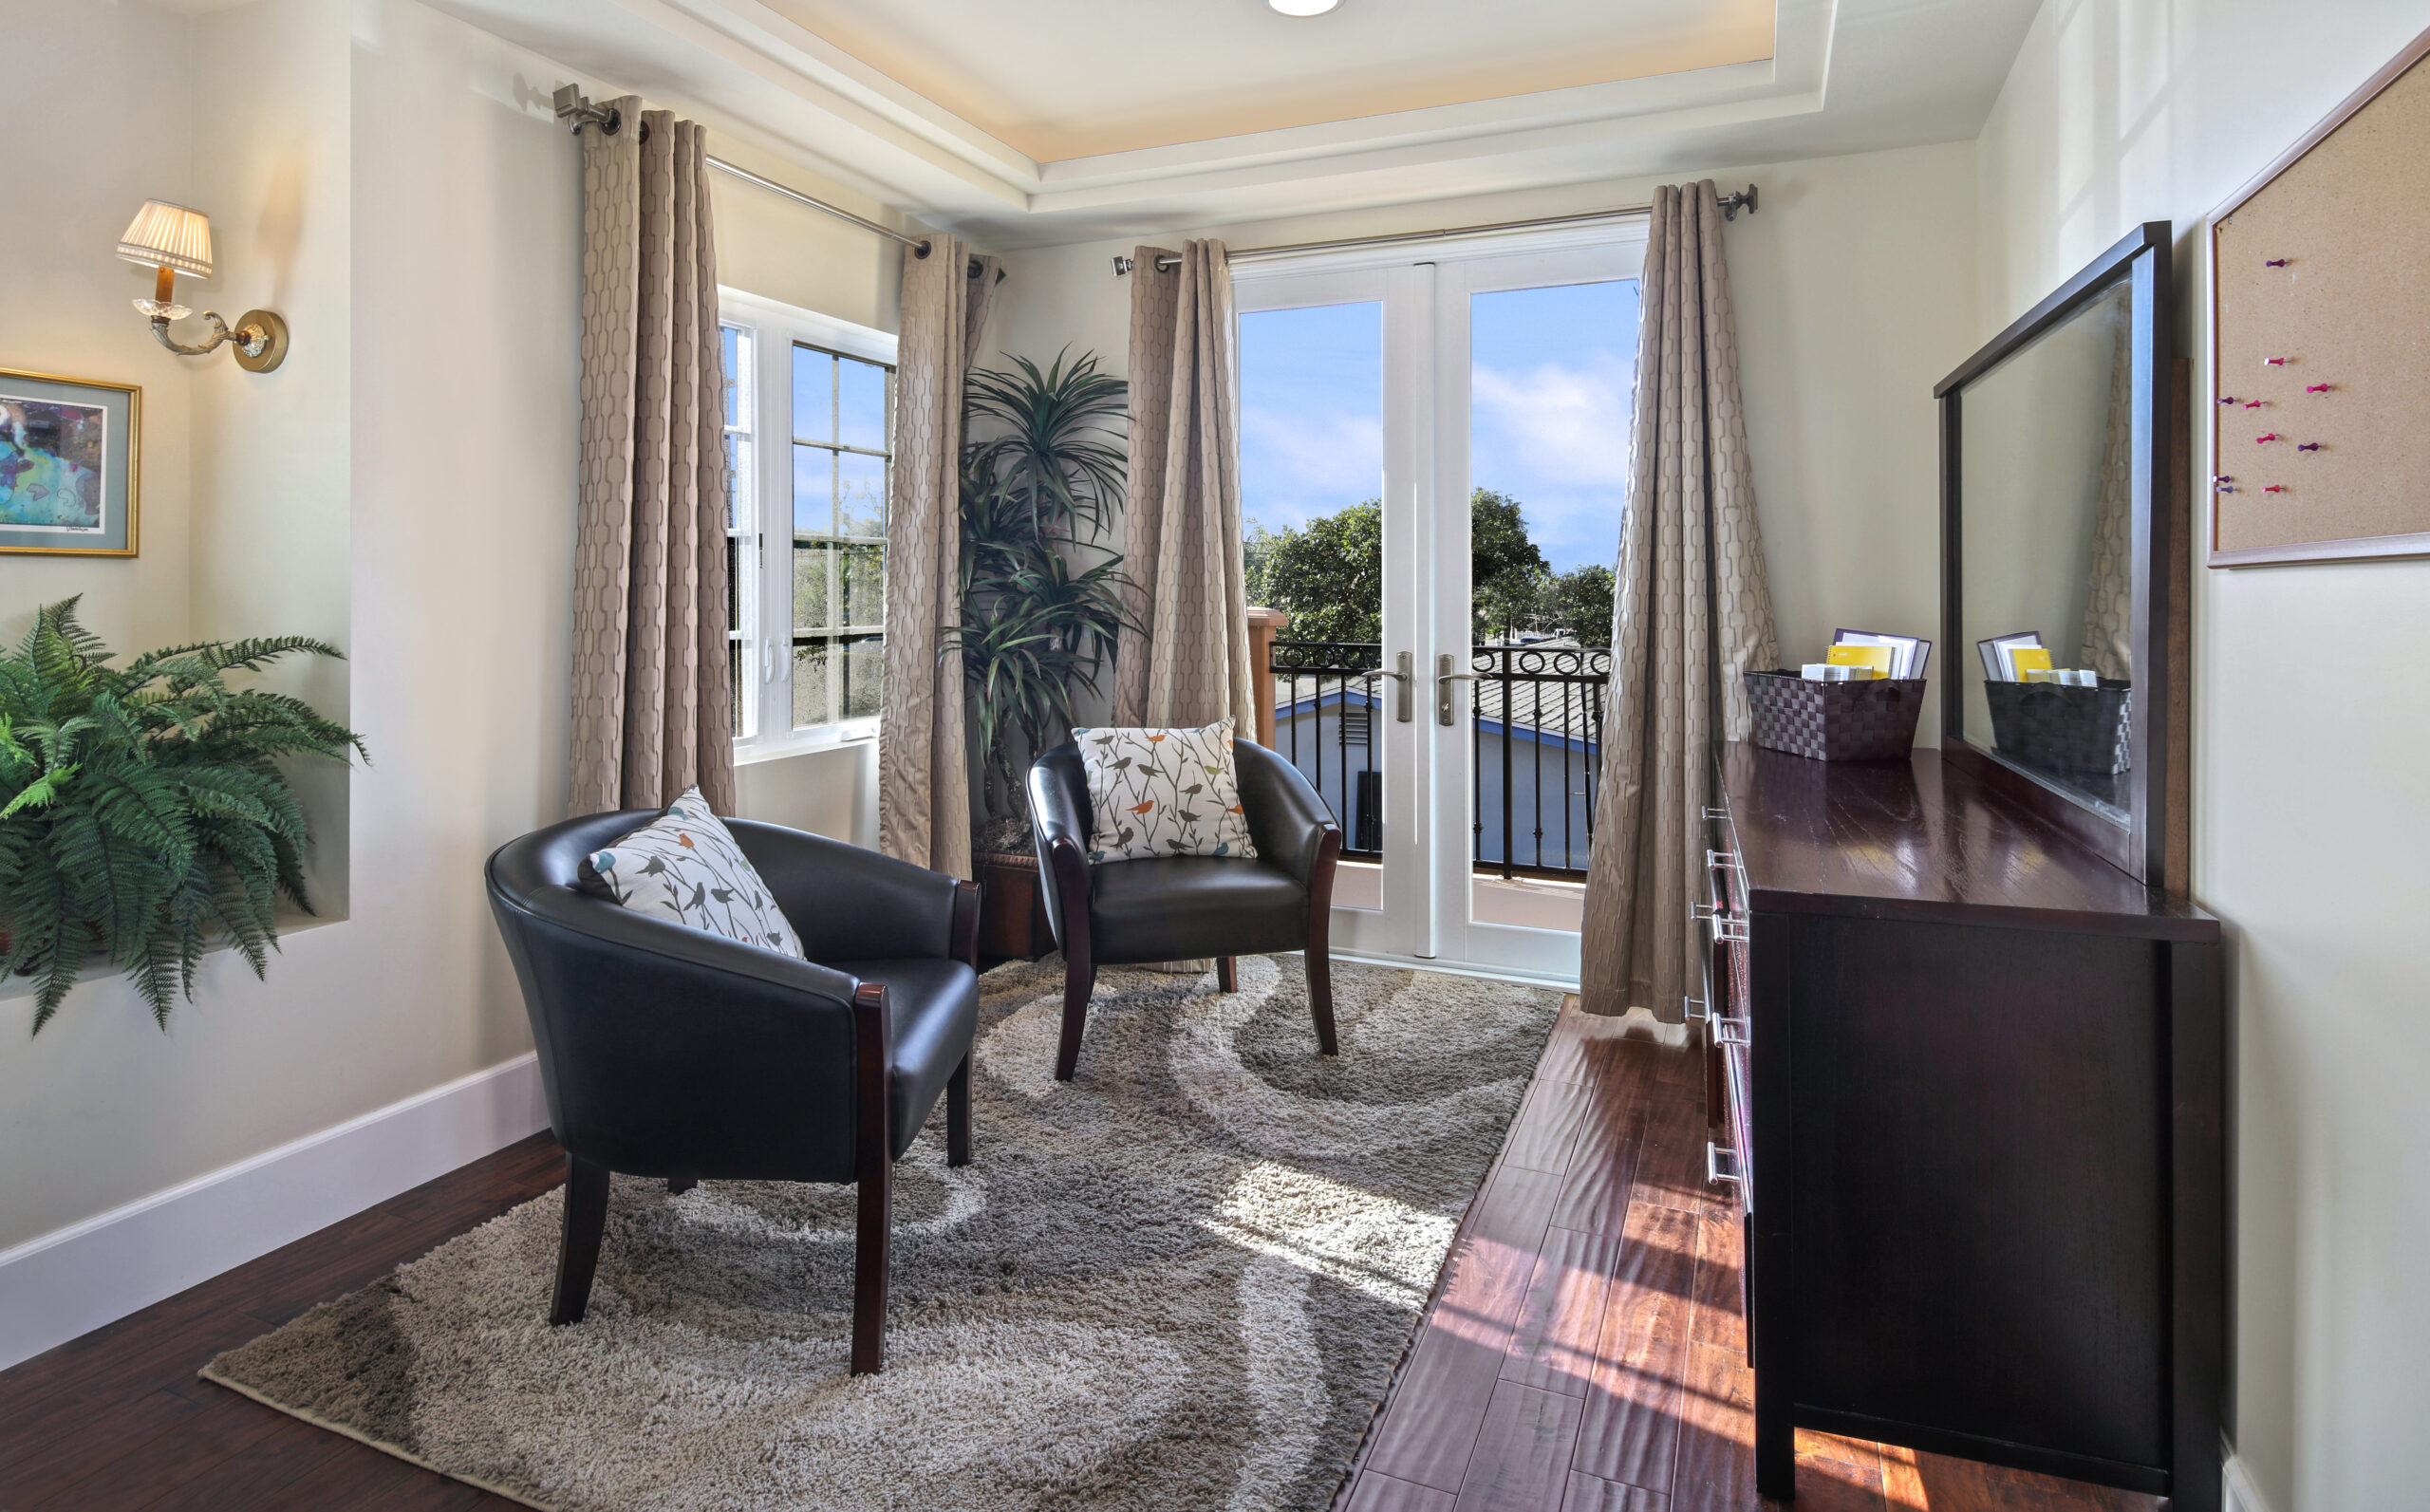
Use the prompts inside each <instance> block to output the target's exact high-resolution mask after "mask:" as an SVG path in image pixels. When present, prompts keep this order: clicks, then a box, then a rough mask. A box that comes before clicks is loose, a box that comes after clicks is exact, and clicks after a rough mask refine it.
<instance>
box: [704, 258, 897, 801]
mask: <svg viewBox="0 0 2430 1512" xmlns="http://www.w3.org/2000/svg"><path fill="white" fill-rule="evenodd" d="M721 294H722V298H721V306H722V315H723V324H724V338H725V358H726V416H725V439H726V457H727V462H728V465H729V468H730V469H731V476H732V478H733V482H732V485H731V495H730V497H731V509H730V513H729V515H728V519H727V533H728V538H729V543H730V544H729V546H728V551H729V555H728V558H727V560H728V564H729V567H730V568H731V569H732V573H731V576H732V587H731V588H730V590H729V592H728V595H727V611H728V614H729V616H730V620H729V624H730V629H729V632H728V635H729V639H730V641H731V643H732V646H733V649H732V652H731V655H732V658H733V666H734V669H735V739H736V742H737V753H736V754H737V756H738V757H740V758H741V759H744V760H749V759H752V758H754V757H755V756H779V755H784V754H786V753H788V752H791V751H794V750H799V749H803V748H807V747H815V746H819V745H825V744H832V743H835V742H837V741H842V740H854V739H869V738H872V737H875V736H876V734H877V713H878V695H879V689H880V684H881V681H882V678H883V676H884V665H885V644H886V642H885V636H886V624H885V619H886V501H887V488H888V469H889V468H890V467H891V465H892V461H893V435H894V428H893V420H894V350H895V341H894V338H893V337H892V336H889V335H888V334H886V333H885V332H883V331H876V330H870V329H868V328H867V327H859V326H852V325H849V324H847V323H845V322H843V321H838V320H832V319H830V318H828V317H826V316H822V315H817V314H813V312H811V311H809V310H804V309H796V308H792V307H790V306H785V305H779V304H776V303H775V302H774V301H772V300H765V299H760V298H757V296H754V295H750V294H743V293H739V292H738V291H736V290H733V289H725V290H722V291H721Z"/></svg>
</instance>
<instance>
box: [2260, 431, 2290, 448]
mask: <svg viewBox="0 0 2430 1512" xmlns="http://www.w3.org/2000/svg"><path fill="white" fill-rule="evenodd" d="M2282 439H2284V438H2283V437H2281V436H2280V435H2279V434H2278V433H2277V432H2276V431H2264V432H2262V433H2261V434H2260V435H2258V436H2256V437H2254V438H2253V439H2252V440H2253V444H2254V445H2256V446H2267V445H2269V444H2270V443H2271V441H2275V440H2282Z"/></svg>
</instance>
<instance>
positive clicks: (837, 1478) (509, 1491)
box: [202, 957, 1560, 1512]
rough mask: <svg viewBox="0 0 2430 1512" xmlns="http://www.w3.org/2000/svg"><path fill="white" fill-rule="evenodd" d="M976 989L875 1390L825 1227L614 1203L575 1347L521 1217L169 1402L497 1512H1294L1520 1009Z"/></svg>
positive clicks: (1378, 1392) (913, 1178)
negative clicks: (857, 1348) (975, 1038)
mask: <svg viewBox="0 0 2430 1512" xmlns="http://www.w3.org/2000/svg"><path fill="white" fill-rule="evenodd" d="M1240 966H1241V974H1240V984H1241V991H1240V992H1238V993H1237V994H1232V995H1224V994H1222V993H1219V992H1217V991H1216V990H1215V980H1214V976H1213V974H1212V973H1211V972H1210V973H1208V974H1206V975H1205V976H1203V977H1196V978H1192V977H1174V976H1162V975H1157V974H1154V973H1150V972H1146V971H1140V970H1132V969H1127V968H1111V969H1108V970H1106V971H1104V972H1102V973H1101V974H1100V976H1099V979H1098V983H1097V990H1096V999H1095V1004H1094V1008H1093V1009H1092V1011H1091V1013H1090V1016H1089V1026H1088V1037H1087V1040H1086V1042H1085V1044H1084V1046H1083V1048H1082V1050H1081V1054H1080V1068H1079V1076H1078V1079H1077V1080H1075V1081H1073V1082H1057V1081H1056V1080H1055V1079H1054V1061H1055V1039H1056V1030H1057V1026H1058V1023H1059V1021H1060V1012H1061V1002H1062V969H1061V961H1060V959H1059V958H1056V957H1050V958H1048V959H1047V960H1046V961H1040V962H1037V963H1034V964H1033V963H1027V962H1014V963H1012V964H1009V965H1005V966H1000V967H999V968H997V969H996V970H994V971H992V972H990V973H988V974H987V975H986V976H985V977H984V978H982V979H981V995H982V996H981V1009H980V1029H979V1036H980V1037H979V1044H978V1050H977V1052H976V1068H975V1069H976V1074H975V1075H974V1077H973V1083H974V1086H973V1093H974V1098H975V1107H974V1113H975V1117H974V1120H973V1125H974V1130H975V1145H976V1153H977V1160H976V1163H975V1164H973V1165H971V1166H968V1167H963V1168H960V1169H954V1168H950V1167H947V1166H946V1165H945V1162H944V1122H943V1120H944V1114H943V1111H942V1110H940V1111H939V1113H938V1115H937V1117H936V1118H935V1119H934V1120H932V1121H931V1126H930V1128H929V1129H928V1130H927V1131H926V1132H925V1133H924V1134H923V1135H922V1136H921V1138H920V1140H919V1141H918V1142H917V1143H916V1144H915V1145H914V1146H913V1148H912V1150H911V1152H910V1154H908V1155H907V1156H906V1157H905V1159H904V1161H903V1162H902V1164H901V1166H900V1167H899V1168H898V1174H897V1188H896V1199H895V1241H894V1269H893V1298H892V1307H891V1310H890V1313H889V1317H888V1364H887V1369H886V1371H885V1372H884V1373H883V1374H880V1375H875V1376H865V1377H861V1378H859V1379H854V1378H852V1377H851V1376H849V1375H848V1374H847V1373H846V1371H845V1366H846V1354H847V1350H848V1343H849V1338H850V1333H851V1254H852V1251H851V1235H852V1210H853V1204H852V1190H851V1187H849V1186H811V1185H790V1184H783V1183H751V1182H709V1183H704V1184H702V1185H700V1186H698V1187H696V1188H694V1189H693V1190H691V1191H689V1192H686V1193H685V1194H683V1195H682V1196H681V1197H670V1196H669V1195H667V1193H666V1190H665V1187H664V1184H663V1183H659V1182H653V1181H644V1180H639V1179H626V1178H624V1177H619V1178H617V1180H616V1183H615V1188H614V1193H613V1197H612V1200H611V1204H610V1208H609V1214H608V1226H607V1244H606V1247H605V1250H604V1252H603V1254H602V1257H601V1260H600V1268H599V1278H598V1281H597V1284H596V1286H595V1289H594V1290H593V1292H592V1294H591V1300H590V1308H589V1316H587V1317H586V1318H585V1319H584V1321H582V1322H581V1323H578V1324H575V1325H573V1326H571V1327H568V1328H561V1329H551V1328H550V1327H549V1326H548V1325H547V1322H546V1313H547V1309H548V1301H549V1288H550V1283H551V1278H552V1275H553V1270H554V1264H555V1252H556V1242H557V1226H558V1222H559V1198H560V1194H559V1193H556V1192H551V1193H549V1194H547V1195H545V1196H543V1197H540V1198H537V1199H535V1200H534V1201H533V1202H530V1203H527V1204H524V1205H523V1206H521V1207H518V1208H516V1209H514V1211H513V1212H510V1213H508V1214H506V1215H505V1216H503V1217H501V1218H498V1219H496V1220H495V1221H493V1222H491V1223H486V1224H483V1225H482V1226H481V1227H479V1228H477V1229H475V1230H473V1231H472V1232H470V1233H468V1234H464V1235H461V1236H459V1237H458V1238H457V1239H454V1240H451V1241H448V1242H447V1243H445V1244H443V1245H441V1246H439V1248H438V1249H436V1250H434V1251H432V1252H431V1253H430V1254H429V1255H427V1256H424V1257H423V1258H422V1259H421V1260H416V1261H414V1262H413V1263H411V1264H409V1265H405V1266H402V1267H401V1268H399V1269H398V1270H397V1271H396V1272H394V1273H393V1274H391V1275H390V1276H388V1277H387V1278H386V1279H383V1280H382V1281H380V1282H378V1283H376V1284H374V1285H372V1286H369V1287H366V1288H365V1289H364V1290H363V1291H360V1292H357V1293H355V1294H353V1295H352V1296H350V1297H344V1298H342V1299H340V1300H338V1301H335V1302H331V1303H327V1304H325V1305H323V1306H320V1307H317V1308H315V1309H313V1310H312V1311H311V1312H309V1313H307V1314H306V1315H304V1316H302V1317H299V1318H297V1319H296V1320H295V1321H293V1322H291V1323H290V1324H288V1325H287V1326H286V1327H284V1328H281V1329H279V1330H277V1331H276V1332H274V1333H271V1334H269V1335H264V1336H263V1337H261V1338H258V1339H255V1340H254V1341H252V1343H250V1344H247V1345H245V1346H244V1347H243V1348H241V1349H236V1350H233V1351H231V1352H229V1353H226V1354H222V1355H220V1356H219V1357H218V1358H217V1359H215V1360H213V1361H212V1362H211V1363H210V1364H209V1365H208V1366H206V1367H205V1368H204V1370H203V1372H202V1373H203V1376H204V1377H205V1378H206V1379H208V1380H212V1381H215V1382H217V1383H219V1384H221V1385H223V1386H227V1387H230V1388H232V1389H234V1390H236V1391H243V1392H244V1393H246V1394H247V1395H249V1396H252V1397H254V1398H255V1399H257V1400H259V1401H262V1402H265V1403H268V1404H269V1405H271V1406H272V1407H275V1408H278V1409H281V1410H283V1411H287V1412H290V1413H293V1414H295V1415H296V1416H298V1417H303V1418H306V1419H308V1420H309V1421H311V1422H314V1423H318V1424H321V1425H322V1426H324V1427H327V1428H333V1429H335V1430H337V1431H339V1432H343V1433H346V1434H349V1435H351V1436H353V1437H356V1438H359V1439H362V1440H364V1442H366V1443H369V1444H372V1445H375V1446H377V1447H380V1448H383V1449H384V1450H387V1451H388V1452H390V1453H392V1454H396V1455H399V1456H401V1457H403V1458H406V1459H410V1460H413V1461H415V1462H417V1463H420V1464H422V1465H428V1466H430V1467H431V1468H433V1469H436V1470H439V1471H440V1472H442V1473H445V1474H448V1475H452V1476H455V1477H457V1478H458V1479H460V1480H464V1481H468V1482H472V1483H474V1484H479V1485H483V1486H487V1487H489V1488H491V1489H493V1490H496V1491H499V1492H501V1493H503V1494H505V1495H508V1496H511V1497H514V1498H515V1499H516V1500H519V1501H522V1502H525V1503H529V1504H531V1505H533V1506H541V1507H551V1508H556V1509H560V1512H607V1509H614V1512H632V1509H636V1508H644V1507H647V1508H675V1509H685V1512H689V1509H701V1512H707V1509H712V1508H715V1509H720V1512H729V1509H749V1512H775V1509H778V1508H783V1509H807V1508H854V1509H861V1508H935V1507H955V1508H969V1509H973V1512H999V1509H1002V1512H1014V1509H1031V1508H1043V1507H1048V1506H1053V1507H1056V1508H1087V1509H1092V1512H1094V1509H1100V1508H1103V1509H1116V1508H1124V1509H1128V1508H1137V1509H1140V1512H1148V1509H1157V1512H1174V1509H1185V1508H1187V1509H1196V1508H1206V1509H1211V1512H1266V1509H1284V1508H1290V1509H1311V1512H1313V1509H1316V1508H1320V1507H1323V1506H1325V1505H1326V1504H1327V1503H1328V1502H1329V1501H1330V1500H1331V1499H1332V1497H1333V1494H1334V1491H1335V1488H1336V1485H1337V1484H1338V1483H1339V1481H1340V1478H1341V1474H1342V1471H1343V1470H1344V1468H1345V1467H1346V1466H1347V1465H1348V1462H1349V1460H1350V1457H1351V1455H1352V1454H1353V1453H1354V1452H1355V1449H1356V1448H1357V1446H1358V1443H1359V1440H1360V1437H1361V1436H1362V1435H1363V1434H1364V1433H1365V1431H1366V1429H1367V1426H1368V1422H1369V1419H1370V1418H1371V1416H1372V1415H1373V1413H1374V1408H1375V1405H1376V1403H1377V1402H1378V1401H1379V1400H1380V1399H1381V1398H1382V1396H1383V1394H1384V1391H1385V1389H1386V1387H1387V1386H1388V1385H1389V1383H1390V1380H1391V1377H1392V1373H1393V1369H1394V1367H1395V1365H1396V1363H1397V1362H1398V1360H1399V1359H1400V1356H1401V1354H1402V1353H1403V1351H1404V1349H1405V1348H1406V1346H1407V1344H1408V1341H1409V1338H1410V1335H1411V1331H1412V1329H1413V1328H1414V1327H1415V1325H1416V1323H1417V1319H1418V1316H1419V1314H1420V1312H1421V1311H1422V1310H1423V1308H1424V1306H1425V1301H1426V1297H1427V1295H1428V1293H1429V1292H1430V1289H1431V1288H1432V1286H1433V1284H1434V1279H1435V1277H1436V1275H1437V1273H1438V1272H1439V1271H1440V1270H1441V1268H1442V1265H1443V1260H1444V1257H1445V1255H1446V1253H1447V1252H1448V1250H1449V1246H1450V1242H1451V1238H1452V1234H1453V1231H1454V1229H1455V1227H1456V1226H1457V1223H1458V1221H1459V1218H1460V1215H1461V1213H1462V1211H1463V1210H1464V1209H1465V1208H1466V1206H1467V1203H1468V1201H1469V1199H1470V1198H1471V1197H1472V1196H1473V1195H1474V1194H1475V1192H1476V1190H1477V1188H1478V1186H1479V1185H1480V1184H1481V1183H1482V1182H1483V1180H1484V1178H1485V1175H1486V1169H1487V1167H1489V1166H1490V1165H1491V1164H1492V1161H1493V1158H1494V1156H1495V1154H1496V1152H1497V1151H1498V1150H1499V1149H1500V1148H1501V1145H1502V1141H1503V1135H1504V1131H1505V1129H1507V1127H1508V1125H1509V1122H1510V1119H1511V1115H1512V1114H1513V1113H1514V1112H1515V1111H1516V1110H1517V1108H1518V1106H1519V1101H1520V1098H1521V1096H1522V1094H1523V1092H1524V1091H1525V1090H1526V1084H1527V1077H1528V1075H1529V1073H1530V1072H1531V1071H1532V1070H1533V1068H1534V1066H1535V1064H1536V1061H1537V1059H1538V1057H1539V1056H1540V1055H1542V1051H1543V1047H1544V1040H1545V1036H1546V1033H1547V1031H1548V1030H1549V1029H1550V1027H1551V1025H1552V1021H1553V1017H1554V1014H1555V1012H1556V1010H1557V1009H1558V1007H1559V1004H1560V995H1559V994H1558V993H1555V992H1552V991H1549V990H1545V989H1539V988H1529V987H1521V986H1514V985H1511V984H1508V983H1503V982H1491V981H1482V980H1473V979H1469V978H1462V977H1449V976H1438V975H1434V974H1431V973H1423V972H1413V971H1405V970H1396V969H1392V968H1387V967H1380V966H1372V965H1361V964H1354V963H1351V962H1346V961H1345V962H1338V963H1336V966H1335V968H1334V980H1335V1011H1336V1016H1337V1017H1338V1020H1339V1024H1340V1034H1341V1052H1342V1053H1341V1055H1340V1056H1339V1057H1338V1058H1327V1057H1323V1056H1320V1055H1318V1054H1317V1051H1316V1039H1315V1034H1314V1031H1313V1030H1312V1029H1311V1028H1310V1025H1309V1020H1308V1008H1307V999H1306V988H1305V984H1304V982H1303V980H1302V978H1301V975H1300V969H1299V961H1298V959H1297V958H1285V959H1282V960H1275V959H1270V958H1264V957H1245V958H1243V960H1242V961H1241V963H1240Z"/></svg>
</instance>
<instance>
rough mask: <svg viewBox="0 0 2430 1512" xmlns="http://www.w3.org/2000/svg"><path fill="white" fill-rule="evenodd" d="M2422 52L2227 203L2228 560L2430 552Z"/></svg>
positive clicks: (2427, 200)
mask: <svg viewBox="0 0 2430 1512" xmlns="http://www.w3.org/2000/svg"><path fill="white" fill-rule="evenodd" d="M2425 54H2430V32H2425V33H2424V34H2423V35H2422V36H2421V37H2420V38H2417V39H2416V40H2415V41H2414V43H2413V44H2412V46H2410V47H2407V48H2406V49H2405V50H2404V52H2403V53H2402V55H2401V56H2399V57H2398V58H2397V59H2396V60H2395V61H2394V62H2392V63H2390V64H2389V65H2387V66H2386V67H2385V68H2383V69H2381V70H2380V72H2379V73H2378V74H2376V75H2374V76H2373V77H2372V78H2371V80H2370V81H2369V82H2368V83H2366V84H2364V86H2363V87H2362V88H2361V89H2359V90H2357V91H2355V93H2354V94H2353V95H2352V96H2350V97H2348V98H2347V100H2346V103H2343V104H2341V105H2339V106H2338V107H2337V109H2336V110H2335V111H2334V112H2332V113H2331V114H2330V115H2329V117H2328V119H2327V120H2326V121H2322V122H2321V123H2320V124H2319V125H2318V126H2316V127H2314V128H2313V129H2312V130H2311V131H2310V132H2309V133H2308V134H2307V135H2306V136H2305V138H2304V139H2303V140H2301V141H2299V142H2297V143H2296V144H2295V145H2294V146H2293V147H2292V148H2290V150H2289V151H2288V152H2287V153H2286V154H2285V156H2283V157H2281V158H2280V159H2278V160H2277V161H2276V162H2274V163H2272V164H2271V166H2270V167H2269V168H2268V169H2267V170H2266V171H2264V172H2263V173H2262V175H2261V176H2260V177H2257V178H2255V179H2254V180H2253V181H2252V183H2250V184H2248V185H2246V186H2245V187H2244V188H2243V189H2242V190H2240V191H2238V192H2237V194H2236V196H2235V197H2234V198H2233V199H2231V200H2229V201H2228V202H2227V203H2226V204H2224V205H2222V206H2220V207H2219V208H2218V209H2217V210H2216V211H2215V212H2213V213H2212V215H2211V275H2212V276H2211V291H2212V307H2211V361H2212V371H2211V376H2212V389H2211V393H2212V398H2213V401H2214V402H2213V403H2212V406H2211V409H2212V417H2211V418H2212V426H2213V432H2212V434H2213V440H2214V445H2213V447H2212V457H2213V467H2214V470H2215V472H2214V476H2213V477H2212V479H2211V553H2210V564H2211V565H2212V566H2213V567H2243V566H2256V565H2261V564H2265V563H2283V562H2330V561H2343V560H2349V559H2353V558H2358V557H2374V556H2421V555H2430V63H2424V62H2423V59H2424V55H2425Z"/></svg>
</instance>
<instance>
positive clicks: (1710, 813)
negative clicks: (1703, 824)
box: [1705, 805, 1729, 819]
mask: <svg viewBox="0 0 2430 1512" xmlns="http://www.w3.org/2000/svg"><path fill="white" fill-rule="evenodd" d="M1705 817H1706V818H1708V819H1727V818H1729V810H1728V809H1715V808H1712V807H1711V806H1710V805H1708V806H1707V807H1706V809H1705Z"/></svg>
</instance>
